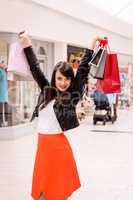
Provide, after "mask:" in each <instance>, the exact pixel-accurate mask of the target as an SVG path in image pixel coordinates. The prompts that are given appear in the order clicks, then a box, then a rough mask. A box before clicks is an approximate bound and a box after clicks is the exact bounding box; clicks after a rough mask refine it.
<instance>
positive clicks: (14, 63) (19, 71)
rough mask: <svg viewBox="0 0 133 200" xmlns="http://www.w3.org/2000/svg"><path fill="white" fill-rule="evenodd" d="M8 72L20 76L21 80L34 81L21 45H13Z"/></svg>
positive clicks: (10, 51)
mask: <svg viewBox="0 0 133 200" xmlns="http://www.w3.org/2000/svg"><path fill="white" fill-rule="evenodd" d="M7 71H8V72H13V73H14V74H16V75H19V76H20V77H21V80H33V77H32V75H31V72H30V67H29V65H28V62H27V60H26V57H25V54H24V51H23V48H22V46H21V44H20V43H13V44H11V46H10V50H9V59H8V68H7Z"/></svg>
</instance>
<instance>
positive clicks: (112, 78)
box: [96, 53, 121, 94]
mask: <svg viewBox="0 0 133 200" xmlns="http://www.w3.org/2000/svg"><path fill="white" fill-rule="evenodd" d="M120 86H121V85H120V75H119V67H118V60H117V54H116V53H108V54H107V56H106V62H105V70H104V79H103V80H97V84H96V88H97V89H99V90H102V91H103V92H104V93H105V94H109V93H120Z"/></svg>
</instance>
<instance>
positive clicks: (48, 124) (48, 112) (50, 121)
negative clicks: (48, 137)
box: [37, 100, 63, 134]
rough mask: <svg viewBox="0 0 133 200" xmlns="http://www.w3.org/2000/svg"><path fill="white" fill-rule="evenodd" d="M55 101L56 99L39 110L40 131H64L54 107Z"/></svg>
mask: <svg viewBox="0 0 133 200" xmlns="http://www.w3.org/2000/svg"><path fill="white" fill-rule="evenodd" d="M54 102H55V100H52V101H51V102H50V103H49V104H48V105H47V106H46V107H45V108H44V109H42V110H41V111H40V112H39V117H38V129H37V130H38V133H41V134H57V133H62V132H63V131H62V129H61V127H60V125H59V122H58V120H57V118H56V115H55V112H54V109H53V105H54Z"/></svg>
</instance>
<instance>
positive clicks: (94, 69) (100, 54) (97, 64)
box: [89, 39, 107, 79]
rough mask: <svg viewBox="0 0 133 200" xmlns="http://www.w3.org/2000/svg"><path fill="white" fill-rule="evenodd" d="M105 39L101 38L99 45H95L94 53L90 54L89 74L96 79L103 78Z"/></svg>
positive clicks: (105, 52) (105, 51) (105, 50)
mask: <svg viewBox="0 0 133 200" xmlns="http://www.w3.org/2000/svg"><path fill="white" fill-rule="evenodd" d="M106 46H107V39H106V40H105V39H104V40H101V41H100V43H99V45H98V46H97V47H96V50H95V51H94V54H93V56H92V59H91V61H90V62H89V65H90V67H91V68H90V75H91V76H92V77H93V78H96V79H103V75H104V68H105V60H106V55H107V49H106Z"/></svg>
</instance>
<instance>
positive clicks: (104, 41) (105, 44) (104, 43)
mask: <svg viewBox="0 0 133 200" xmlns="http://www.w3.org/2000/svg"><path fill="white" fill-rule="evenodd" d="M99 47H102V48H105V49H106V50H107V49H108V51H109V53H111V50H110V46H109V42H108V38H107V37H104V39H102V40H101V41H99Z"/></svg>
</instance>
